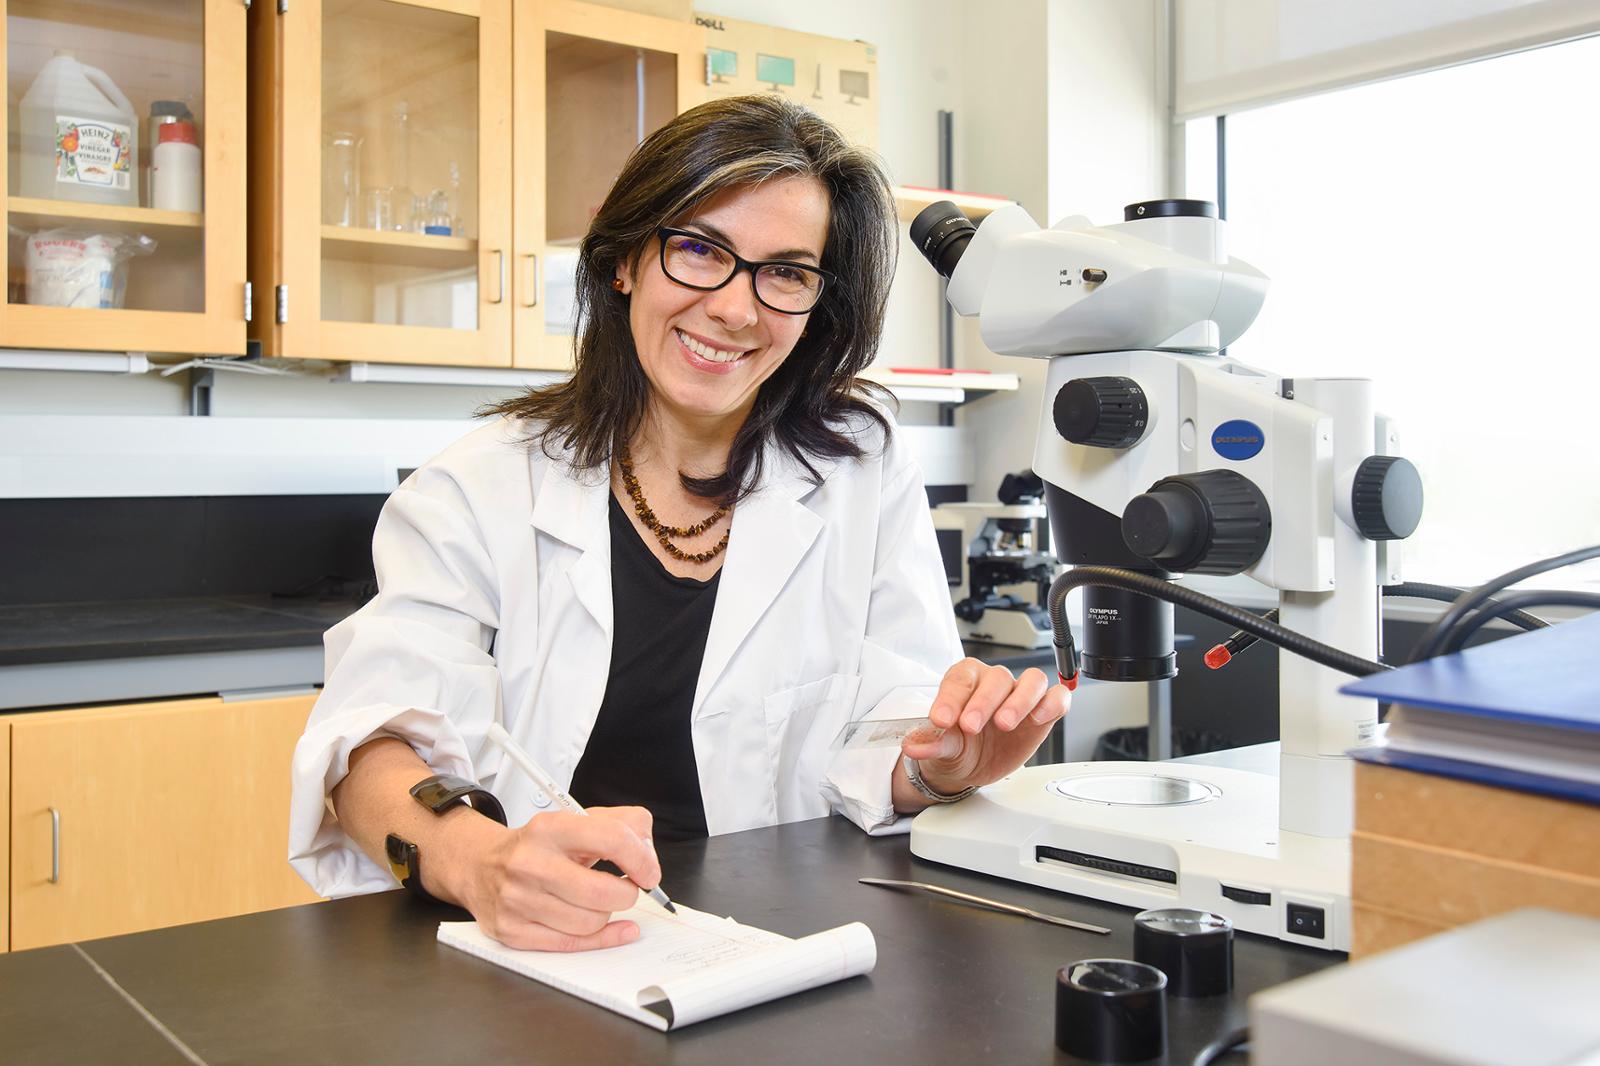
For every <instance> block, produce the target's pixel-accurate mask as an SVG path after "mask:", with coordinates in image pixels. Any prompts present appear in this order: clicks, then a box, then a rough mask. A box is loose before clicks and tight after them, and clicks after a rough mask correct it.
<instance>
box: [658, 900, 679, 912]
mask: <svg viewBox="0 0 1600 1066" xmlns="http://www.w3.org/2000/svg"><path fill="white" fill-rule="evenodd" d="M662 906H663V907H665V908H667V913H669V914H677V913H678V908H676V907H674V906H673V905H672V901H671V900H670V899H669V900H667V901H666V902H665V903H663V904H662Z"/></svg>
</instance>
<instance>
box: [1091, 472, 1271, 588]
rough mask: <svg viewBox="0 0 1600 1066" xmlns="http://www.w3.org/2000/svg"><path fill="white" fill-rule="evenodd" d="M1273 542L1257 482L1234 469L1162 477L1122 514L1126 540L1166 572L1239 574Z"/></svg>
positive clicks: (1265, 506)
mask: <svg viewBox="0 0 1600 1066" xmlns="http://www.w3.org/2000/svg"><path fill="white" fill-rule="evenodd" d="M1271 538H1272V511H1271V508H1269V507H1268V505H1267V498H1266V497H1265V496H1263V495H1262V494H1261V490H1260V489H1258V488H1256V485H1255V482H1253V481H1251V480H1250V479H1249V478H1247V477H1245V476H1244V475H1243V474H1238V473H1235V472H1234V471H1232V470H1202V471H1201V472H1199V473H1197V474H1178V475H1175V476H1173V477H1167V478H1162V479H1161V480H1160V481H1158V482H1156V483H1155V484H1154V485H1152V486H1150V491H1149V492H1147V493H1145V494H1144V495H1143V496H1135V497H1134V498H1133V499H1132V500H1129V501H1128V506H1127V508H1126V509H1124V510H1123V512H1122V539H1123V540H1125V541H1127V544H1128V547H1129V548H1131V549H1132V550H1133V552H1134V553H1135V554H1136V555H1140V556H1143V557H1144V558H1146V559H1149V560H1150V561H1151V562H1153V563H1156V564H1157V565H1159V566H1161V567H1162V569H1165V570H1171V571H1173V572H1174V573H1189V574H1237V573H1239V572H1240V571H1242V570H1245V569H1246V568H1248V567H1250V566H1251V565H1253V564H1254V563H1255V562H1256V560H1258V559H1260V558H1261V556H1262V553H1264V552H1265V551H1266V550H1267V542H1268V541H1269V540H1270V539H1271Z"/></svg>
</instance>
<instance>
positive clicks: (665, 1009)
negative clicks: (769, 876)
mask: <svg viewBox="0 0 1600 1066" xmlns="http://www.w3.org/2000/svg"><path fill="white" fill-rule="evenodd" d="M674 905H675V906H676V907H677V909H678V913H677V914H669V913H667V911H665V910H664V909H662V908H661V907H659V906H658V905H656V904H655V903H654V902H652V901H651V900H650V899H649V897H647V896H644V895H642V894H641V895H640V897H639V901H638V903H636V904H635V905H634V906H633V908H632V909H631V910H627V911H623V912H621V913H619V914H617V915H616V917H617V918H627V919H630V920H632V921H634V922H637V923H639V939H637V940H635V941H634V942H633V943H631V944H624V945H622V946H621V947H616V948H606V949H603V950H600V951H580V952H573V953H570V954H569V953H563V952H554V951H519V950H517V949H516V948H508V947H506V946H505V945H504V944H501V943H500V942H499V941H496V940H493V939H491V938H490V937H488V936H487V935H485V934H484V933H483V932H482V931H481V930H480V929H479V928H478V923H477V922H442V923H440V925H439V942H440V943H442V944H447V945H449V946H450V947H453V948H457V949H459V950H461V951H465V952H467V953H468V954H471V955H476V956H478V957H479V958H480V959H487V960H488V961H489V962H492V963H494V964H495V965H497V966H503V967H505V968H506V969H508V970H512V971H514V972H516V973H520V974H522V975H523V976H524V977H531V978H533V979H534V980H535V981H539V982H542V983H544V984H547V985H549V986H550V987H551V988H557V989H560V990H561V991H563V992H566V993H568V994H570V995H574V996H577V997H578V998H580V999H585V1000H588V1001H589V1002H590V1003H593V1004H596V1005H597V1006H601V1007H604V1008H606V1009H607V1010H612V1011H616V1012H617V1013H618V1014H621V1015H625V1016H626V1017H629V1018H632V1019H633V1020H634V1021H636V1022H643V1023H644V1024H645V1025H648V1026H650V1027H652V1028H654V1029H660V1030H663V1031H665V1030H669V1029H682V1028H683V1027H684V1026H686V1025H693V1024H694V1023H695V1022H699V1021H704V1020H705V1019H707V1018H715V1017H718V1016H719V1015H723V1014H729V1013H731V1012H733V1011H736V1010H743V1009H744V1008H745V1007H752V1006H755V1005H756V1004H757V1003H766V1002H768V1001H770V1000H774V999H780V998H782V997H784V996H789V995H793V994H794V993H796V992H804V991H805V990H806V989H809V988H817V987H819V986H821V985H825V984H830V983H832V982H834V981H842V980H844V979H845V978H848V977H855V976H857V975H859V974H865V973H870V972H871V971H872V967H873V966H874V965H875V964H876V963H877V961H878V949H877V944H876V942H875V941H874V940H873V939H872V931H871V930H870V929H868V928H867V927H866V926H865V925H862V924H861V923H860V922H852V923H850V924H849V925H842V926H840V927H838V928H837V929H829V930H827V931H826V932H822V933H816V934H813V935H812V936H807V937H802V938H800V939H799V940H791V939H790V938H788V937H786V936H780V935H779V934H777V933H771V932H768V931H767V930H765V929H757V928H755V927H754V926H749V925H740V924H739V923H738V922H736V921H734V920H733V919H732V918H719V917H717V916H716V915H714V914H706V913H704V912H702V911H697V910H692V909H691V908H689V907H685V906H684V905H683V904H682V903H676V904H674Z"/></svg>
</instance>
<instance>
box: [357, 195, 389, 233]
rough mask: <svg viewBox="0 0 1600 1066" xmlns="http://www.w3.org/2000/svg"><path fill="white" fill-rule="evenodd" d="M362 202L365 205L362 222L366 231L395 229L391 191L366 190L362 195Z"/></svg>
mask: <svg viewBox="0 0 1600 1066" xmlns="http://www.w3.org/2000/svg"><path fill="white" fill-rule="evenodd" d="M362 201H363V202H364V204H365V211H364V212H363V214H362V221H363V223H365V225H366V227H367V228H368V229H383V230H392V229H394V228H395V222H394V190H393V189H368V190H367V191H366V192H365V193H363V194H362Z"/></svg>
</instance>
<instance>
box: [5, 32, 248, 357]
mask: <svg viewBox="0 0 1600 1066" xmlns="http://www.w3.org/2000/svg"><path fill="white" fill-rule="evenodd" d="M0 15H3V17H0V43H3V48H0V56H3V57H4V62H5V83H4V84H5V92H6V108H5V110H4V112H0V130H3V132H4V136H0V151H3V152H4V153H5V160H6V177H7V181H6V204H5V209H6V221H7V223H8V224H9V225H8V233H9V237H8V239H7V240H6V241H4V242H0V255H4V256H5V268H6V269H5V274H6V282H7V284H6V293H5V299H4V300H3V301H0V346H5V347H14V348H48V349H89V350H119V351H127V350H143V351H169V352H211V353H223V354H226V353H237V354H243V352H244V350H245V317H246V302H245V251H244V241H243V232H244V222H245V72H244V59H245V11H244V6H243V5H242V4H240V3H239V2H238V0H0ZM158 116H159V117H160V118H164V119H173V120H183V121H187V122H188V129H187V131H186V132H183V134H182V136H179V137H176V138H174V140H175V143H174V144H173V145H171V146H170V149H169V151H167V152H164V153H163V156H164V157H166V158H168V159H169V165H168V167H167V168H166V171H165V173H164V174H162V175H161V176H160V177H159V178H157V179H155V180H152V175H151V171H150V163H151V161H152V158H153V156H154V155H155V153H154V150H153V146H154V142H155V140H156V138H157V136H158V134H157V132H156V131H157V130H158V129H159V128H160V127H162V126H164V125H166V123H165V122H164V121H157V118H158ZM185 116H187V117H186V118H185ZM174 125H177V122H174ZM169 132H171V133H177V132H179V131H177V130H176V129H174V130H172V131H169ZM190 141H197V142H198V145H197V147H190V145H189V142H190ZM174 153H177V154H174Z"/></svg>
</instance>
